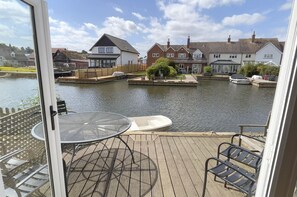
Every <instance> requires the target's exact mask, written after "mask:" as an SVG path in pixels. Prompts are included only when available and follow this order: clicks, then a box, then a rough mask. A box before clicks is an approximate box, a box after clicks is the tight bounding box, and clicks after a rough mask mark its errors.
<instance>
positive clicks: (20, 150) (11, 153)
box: [0, 149, 26, 162]
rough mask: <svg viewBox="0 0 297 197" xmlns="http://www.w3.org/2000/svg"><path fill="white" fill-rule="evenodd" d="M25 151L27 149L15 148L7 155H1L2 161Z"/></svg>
mask: <svg viewBox="0 0 297 197" xmlns="http://www.w3.org/2000/svg"><path fill="white" fill-rule="evenodd" d="M24 151H26V150H25V149H19V150H15V151H13V152H10V153H7V154H6V155H3V156H1V157H0V162H4V161H7V160H9V159H11V158H12V157H14V156H16V155H18V154H20V153H22V152H24Z"/></svg>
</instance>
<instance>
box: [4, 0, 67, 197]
mask: <svg viewBox="0 0 297 197" xmlns="http://www.w3.org/2000/svg"><path fill="white" fill-rule="evenodd" d="M23 1H24V2H26V3H28V4H29V5H31V6H33V12H34V19H35V21H34V22H35V24H36V26H35V28H36V29H35V33H36V39H37V43H36V44H37V47H38V57H39V63H40V65H41V66H40V70H41V72H40V73H41V78H40V80H41V82H42V89H43V90H44V91H43V97H44V100H43V101H44V106H45V108H44V110H45V111H44V110H43V108H42V114H43V118H45V120H46V121H45V123H46V126H47V128H48V133H47V138H48V140H47V141H48V142H49V143H48V144H47V146H48V147H49V150H50V151H49V152H47V157H48V158H49V157H50V163H49V173H50V182H51V190H52V191H53V193H52V194H53V195H54V196H57V197H58V196H66V191H65V181H64V173H63V163H62V151H61V142H60V132H59V124H58V116H55V117H54V123H55V125H56V130H52V129H51V121H50V111H49V106H50V105H52V106H53V107H54V109H57V102H56V93H55V83H54V71H53V60H52V53H51V41H50V30H49V21H48V8H47V3H46V1H45V0H23ZM38 77H39V76H38ZM2 189H3V188H0V194H4V191H1V190H2Z"/></svg>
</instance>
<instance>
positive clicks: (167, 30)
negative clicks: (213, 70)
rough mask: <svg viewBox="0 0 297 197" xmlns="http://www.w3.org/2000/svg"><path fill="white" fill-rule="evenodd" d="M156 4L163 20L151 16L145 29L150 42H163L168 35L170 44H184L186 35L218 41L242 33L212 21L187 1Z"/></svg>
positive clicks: (237, 36)
mask: <svg viewBox="0 0 297 197" xmlns="http://www.w3.org/2000/svg"><path fill="white" fill-rule="evenodd" d="M191 2H192V3H194V2H195V1H194V0H193V1H190V3H191ZM158 6H159V7H160V10H161V11H162V12H163V16H164V19H165V22H163V20H162V19H158V18H151V20H150V24H149V26H148V27H147V29H146V30H147V40H150V41H151V42H152V43H155V42H158V43H160V44H165V43H166V41H167V38H168V37H169V38H170V41H171V43H172V44H186V42H187V37H188V35H190V36H191V40H193V41H212V40H215V41H219V40H226V39H227V37H228V35H230V34H231V35H232V39H235V38H239V37H240V36H241V35H242V34H243V33H242V32H241V31H240V30H238V29H233V28H230V27H228V28H227V27H225V26H224V25H223V24H221V23H216V22H214V21H213V20H212V19H211V18H210V17H209V16H206V15H203V14H201V12H198V11H197V7H195V6H192V5H191V4H189V3H184V4H182V3H168V4H165V3H164V1H159V2H158ZM150 47H151V46H149V47H148V48H147V49H149V48H150Z"/></svg>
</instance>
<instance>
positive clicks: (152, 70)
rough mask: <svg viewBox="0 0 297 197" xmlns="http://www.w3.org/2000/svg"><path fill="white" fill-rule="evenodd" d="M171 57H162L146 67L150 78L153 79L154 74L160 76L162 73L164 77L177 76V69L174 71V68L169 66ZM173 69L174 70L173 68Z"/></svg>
mask: <svg viewBox="0 0 297 197" xmlns="http://www.w3.org/2000/svg"><path fill="white" fill-rule="evenodd" d="M169 63H170V61H169V59H167V58H164V57H161V58H159V59H157V61H156V63H155V64H154V65H152V66H150V67H149V68H147V69H146V75H147V77H148V78H149V79H152V77H154V76H160V75H161V74H162V75H163V77H167V76H170V75H173V76H175V75H176V71H175V72H174V71H173V70H174V68H172V67H170V66H169ZM171 69H173V70H171ZM174 73H175V74H174Z"/></svg>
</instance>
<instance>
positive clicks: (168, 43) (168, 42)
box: [167, 38, 170, 48]
mask: <svg viewBox="0 0 297 197" xmlns="http://www.w3.org/2000/svg"><path fill="white" fill-rule="evenodd" d="M169 47H170V40H169V38H168V41H167V48H169Z"/></svg>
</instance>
